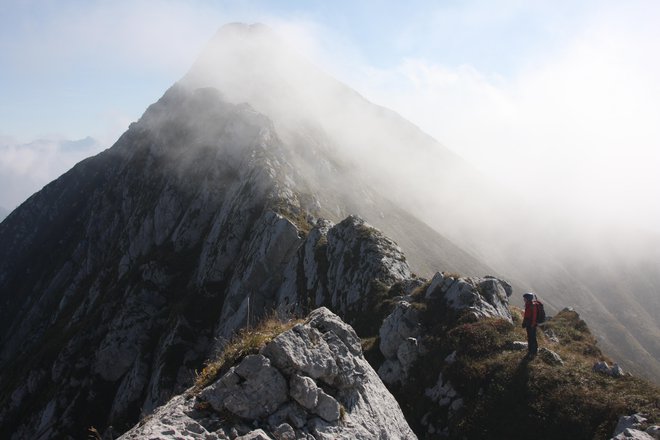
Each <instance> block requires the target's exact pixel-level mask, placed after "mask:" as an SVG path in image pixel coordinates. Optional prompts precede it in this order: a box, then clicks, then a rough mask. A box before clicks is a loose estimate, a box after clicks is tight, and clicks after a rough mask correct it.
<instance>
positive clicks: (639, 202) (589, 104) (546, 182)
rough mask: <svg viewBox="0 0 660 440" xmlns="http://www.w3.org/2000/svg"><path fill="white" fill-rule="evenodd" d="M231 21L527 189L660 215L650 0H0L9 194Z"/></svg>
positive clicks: (79, 152) (8, 201)
mask: <svg viewBox="0 0 660 440" xmlns="http://www.w3.org/2000/svg"><path fill="white" fill-rule="evenodd" d="M232 21H243V22H248V23H252V22H264V23H266V24H268V25H270V26H271V27H273V28H275V29H276V30H277V31H279V32H280V33H281V34H282V35H283V37H284V38H285V39H287V40H288V41H289V42H290V44H292V45H293V46H295V47H296V48H297V49H298V50H299V51H301V52H303V53H305V54H306V55H308V56H309V57H310V58H311V59H312V60H313V61H314V62H315V63H316V64H317V65H319V66H320V67H322V68H323V69H325V70H326V71H328V72H329V73H331V74H332V75H334V76H336V77H337V78H338V79H340V80H342V81H343V82H345V83H347V84H348V85H350V86H352V87H353V88H355V89H356V90H357V91H358V92H360V93H361V94H363V95H364V96H365V97H367V98H368V99H370V100H372V101H373V102H375V103H377V104H381V105H384V106H386V107H389V108H392V109H394V110H396V111H397V112H399V113H401V114H402V115H403V116H405V117H406V118H408V119H410V120H411V121H413V122H414V123H416V124H417V125H419V126H420V127H421V128H422V129H424V130H425V131H427V132H428V133H430V134H431V135H433V136H434V137H436V138H437V139H438V140H439V141H440V142H442V143H443V144H444V145H446V146H447V147H448V148H450V149H452V150H454V151H455V152H457V153H458V154H460V155H461V156H463V157H465V158H466V159H468V160H469V161H471V162H472V163H474V164H475V165H476V166H478V167H479V168H480V169H482V170H483V171H484V172H485V173H487V174H490V175H492V176H493V177H494V178H496V179H498V180H499V181H500V182H502V183H503V184H505V185H509V186H511V187H514V188H519V189H520V190H521V192H524V193H525V195H527V196H533V197H536V196H538V200H540V201H545V200H554V201H557V200H558V201H561V202H562V204H563V206H564V208H565V209H566V210H567V211H568V212H570V211H571V210H573V209H577V208H576V207H577V206H579V207H580V210H579V215H580V216H581V217H583V218H585V219H587V220H588V221H594V222H600V221H603V220H608V221H609V220H613V221H614V220H616V221H621V222H626V223H628V224H632V225H635V226H636V227H637V226H641V227H646V228H654V229H656V230H660V226H658V225H660V172H658V170H660V56H658V54H660V26H658V23H660V2H658V1H652V0H649V1H626V2H620V1H593V2H590V1H584V2H576V1H547V2H543V1H538V2H529V1H526V2H523V1H462V2H459V1H437V2H419V1H408V2H401V1H396V2H376V1H362V2H360V1H350V2H349V1H345V2H344V1H334V2H322V1H288V2H286V1H281V2H268V1H234V2H231V1H210V0H209V1H184V0H173V1H155V0H148V1H139V0H135V1H128V0H115V1H101V0H98V1H82V0H80V1H75V0H58V1H54V0H53V1H49V0H41V1H39V0H3V1H2V4H1V5H0V182H3V187H4V189H3V190H2V191H0V206H5V207H8V208H13V207H15V206H16V204H18V203H19V202H20V201H21V200H23V199H25V198H26V197H27V196H28V195H29V194H30V193H31V192H33V191H36V190H38V189H39V188H40V186H41V185H43V184H45V183H47V181H48V180H50V179H53V178H55V177H57V175H58V174H59V173H61V172H63V171H64V170H66V169H67V168H68V167H69V166H71V165H73V163H74V162H75V161H77V160H80V159H82V158H83V157H85V156H87V155H89V154H92V153H93V152H94V151H97V150H98V149H100V148H101V147H107V146H110V145H111V144H112V143H113V142H114V140H116V138H117V136H118V135H119V134H121V133H122V132H123V131H124V130H125V129H126V128H127V126H128V124H129V123H130V122H131V121H134V120H136V119H137V118H139V116H140V115H141V114H142V112H143V111H144V110H145V109H146V107H147V106H148V105H149V104H150V103H152V102H154V101H156V100H157V99H158V98H159V97H160V96H161V95H162V94H163V92H164V91H165V90H166V89H167V88H168V87H169V86H170V85H171V84H172V83H174V82H175V81H176V80H178V79H179V78H180V77H181V76H183V74H185V72H186V71H187V69H188V68H189V66H190V65H191V64H192V62H193V60H194V59H195V57H196V55H197V54H198V53H199V51H200V50H201V48H202V46H203V45H204V43H205V42H206V41H207V40H208V39H209V38H210V37H211V36H212V35H213V34H214V33H215V31H216V30H217V28H218V27H220V26H221V25H222V24H224V23H227V22H232ZM87 136H92V137H93V138H95V139H97V140H98V141H99V144H96V145H95V146H94V147H93V148H92V147H91V145H92V144H90V143H89V142H82V143H78V144H71V143H63V142H62V140H66V139H68V140H76V139H82V138H85V137H87ZM44 145H47V146H48V148H46V147H44ZM72 145H73V147H72ZM81 146H82V147H81ZM95 149H96V150H95ZM69 162H71V163H70V164H69ZM49 164H57V166H52V165H49ZM37 174H38V175H37ZM28 182H32V183H29V184H28ZM523 190H524V191H523ZM576 212H578V211H576Z"/></svg>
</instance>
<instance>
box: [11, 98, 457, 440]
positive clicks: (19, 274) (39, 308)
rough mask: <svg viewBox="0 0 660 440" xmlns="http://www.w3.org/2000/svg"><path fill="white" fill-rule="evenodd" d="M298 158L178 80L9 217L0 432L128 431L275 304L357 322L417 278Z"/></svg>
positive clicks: (229, 108) (261, 121) (251, 116)
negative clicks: (326, 213) (323, 310)
mask: <svg viewBox="0 0 660 440" xmlns="http://www.w3.org/2000/svg"><path fill="white" fill-rule="evenodd" d="M300 160H302V159H300V157H297V156H296V153H295V151H294V150H292V149H291V148H289V147H288V146H286V145H284V144H283V143H282V141H281V139H280V138H279V137H278V135H277V133H276V131H275V129H274V127H273V124H272V123H271V122H270V121H269V120H268V119H267V118H266V117H264V116H263V115H261V114H259V113H256V112H255V111H254V110H252V109H251V108H250V107H248V106H246V105H233V104H228V103H226V102H225V101H224V100H223V99H222V98H221V96H220V95H219V94H218V92H217V91H215V90H213V89H196V90H194V91H190V90H188V89H186V88H183V87H180V86H174V87H173V88H172V89H170V90H169V91H168V92H167V93H166V94H165V95H164V96H163V98H162V99H161V100H160V101H159V102H158V103H156V104H154V105H153V106H151V107H150V108H149V109H148V110H147V112H146V113H145V115H144V116H143V118H142V119H141V120H140V121H139V122H138V123H136V124H133V125H132V126H131V128H130V129H129V130H128V131H127V132H126V133H125V134H124V135H123V136H122V137H121V138H120V140H119V141H118V142H117V144H116V145H115V146H114V147H113V148H111V149H109V150H107V151H105V152H103V153H101V154H100V155H98V156H96V157H94V158H91V159H88V160H86V161H84V162H82V163H80V164H78V165H77V166H76V167H74V169H72V170H71V171H70V172H69V173H67V174H65V175H64V176H62V177H61V178H60V179H58V180H57V181H55V182H53V183H52V184H50V185H49V186H47V187H46V188H45V189H44V190H43V191H41V192H40V193H38V194H36V195H35V196H33V197H32V198H31V199H30V200H28V201H27V202H26V203H25V204H24V205H23V206H22V207H20V208H19V209H18V210H17V211H16V212H15V213H14V215H13V216H12V217H11V218H10V219H8V221H5V222H3V223H2V226H1V227H0V236H1V237H2V242H3V243H5V244H6V246H3V248H2V250H0V257H1V261H2V265H1V266H0V282H1V285H2V290H1V292H2V298H1V300H2V303H3V307H2V310H1V311H0V313H1V314H2V316H1V318H2V319H1V320H0V322H1V323H2V324H1V325H2V335H3V337H2V349H1V354H0V366H1V367H2V369H3V372H4V374H3V377H2V383H1V384H0V386H1V387H2V396H3V401H2V409H1V410H0V421H1V426H2V432H3V434H8V433H12V432H13V433H15V434H16V436H17V437H20V436H25V435H27V436H30V435H37V434H38V435H47V436H48V435H72V436H74V437H75V436H77V435H79V433H80V432H81V430H82V429H83V428H84V427H85V425H95V426H98V427H104V426H108V425H113V426H114V427H115V429H117V430H119V431H121V430H122V429H126V428H128V427H129V426H130V425H132V423H133V422H134V421H135V420H136V418H137V417H138V416H139V415H140V414H145V413H149V412H151V411H152V410H153V409H154V408H155V407H156V406H157V405H159V404H162V403H163V402H164V401H165V399H166V398H167V397H169V396H170V395H171V394H172V393H174V392H180V391H182V390H183V389H184V388H185V387H186V386H188V385H189V384H190V381H191V379H192V377H193V372H194V370H195V369H198V368H199V367H200V366H201V364H202V363H203V361H204V360H205V359H206V357H207V355H208V353H209V352H211V351H213V350H214V347H217V346H221V345H222V343H223V341H225V340H226V339H227V338H229V337H230V336H231V335H232V334H233V332H234V331H235V330H236V329H238V328H240V327H242V326H243V325H245V324H246V323H247V322H248V320H250V319H251V320H253V321H254V320H256V319H258V318H259V316H260V315H261V314H263V313H264V311H266V310H270V309H275V308H278V309H280V310H281V311H293V310H295V311H298V312H301V311H304V310H309V308H311V307H314V306H317V305H328V306H330V307H332V308H333V309H334V310H337V311H338V312H340V313H342V314H343V315H345V316H346V317H347V318H346V319H347V320H348V322H350V323H356V324H359V322H360V316H361V313H362V312H364V311H366V310H368V309H369V307H371V306H373V305H374V304H375V303H376V301H375V300H374V298H379V296H378V295H382V294H383V292H386V291H387V289H388V287H389V286H390V285H392V284H393V283H396V282H398V281H400V280H402V279H406V278H409V277H410V276H411V272H410V269H409V267H408V265H407V263H406V260H405V258H404V256H403V254H402V252H401V250H400V249H399V248H398V246H396V245H395V244H394V242H393V241H392V240H390V239H388V238H386V237H385V236H384V235H382V234H381V233H380V232H378V231H376V230H375V229H374V228H373V227H371V226H369V225H367V224H366V223H365V222H364V221H363V220H361V219H359V218H357V217H348V218H347V219H346V220H344V221H342V222H339V223H338V224H336V225H335V224H333V223H332V222H331V221H328V220H322V219H321V218H319V217H316V215H315V214H318V213H319V211H320V210H321V209H320V202H319V200H320V199H322V198H324V197H325V198H328V197H334V198H335V201H336V203H339V202H341V200H340V199H339V198H337V196H336V195H334V193H333V191H332V188H330V189H328V191H327V192H326V193H322V192H316V193H315V192H310V191H306V189H307V190H308V189H309V188H311V187H312V185H310V184H309V183H308V181H307V177H306V176H302V175H301V174H300V173H298V172H297V171H296V169H295V168H294V167H293V165H292V164H293V163H295V162H296V161H300ZM319 160H320V159H319ZM326 162H327V163H326V165H325V166H331V165H330V162H329V161H326ZM337 178H338V179H339V178H341V179H343V176H340V177H337ZM343 180H344V184H346V183H348V181H347V180H346V179H343ZM363 191H368V188H363ZM328 194H329V195H328ZM336 206H337V211H338V212H339V213H342V212H343V211H344V210H347V209H348V208H347V207H346V206H340V205H336ZM397 215H400V213H399V214H397ZM402 218H403V217H402ZM461 255H465V254H461ZM377 325H379V323H376V322H373V323H371V324H370V326H371V327H372V328H375V326H377ZM26 367H27V368H26Z"/></svg>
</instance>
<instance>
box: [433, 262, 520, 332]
mask: <svg viewBox="0 0 660 440" xmlns="http://www.w3.org/2000/svg"><path fill="white" fill-rule="evenodd" d="M511 293H512V289H511V286H510V285H509V283H507V282H506V281H502V280H499V279H497V278H494V277H485V278H458V279H457V278H453V277H445V276H444V275H443V274H442V273H440V272H438V273H436V274H435V276H434V277H433V279H432V280H431V284H430V285H429V287H428V289H426V293H425V296H426V298H442V299H443V300H444V301H445V303H446V304H447V305H448V306H449V307H451V308H452V309H454V310H456V311H465V310H467V311H469V312H470V313H472V314H473V315H474V316H475V317H476V318H484V317H488V318H503V319H506V320H507V321H509V322H513V321H512V318H511V313H510V312H509V307H508V298H509V296H511Z"/></svg>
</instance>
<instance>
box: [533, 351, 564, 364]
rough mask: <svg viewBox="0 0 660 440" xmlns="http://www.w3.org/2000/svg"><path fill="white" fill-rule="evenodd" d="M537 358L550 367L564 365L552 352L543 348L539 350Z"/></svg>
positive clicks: (559, 357)
mask: <svg viewBox="0 0 660 440" xmlns="http://www.w3.org/2000/svg"><path fill="white" fill-rule="evenodd" d="M539 357H540V358H541V359H543V361H544V362H545V363H547V364H550V365H564V360H563V359H562V358H561V356H559V355H558V354H557V353H555V352H554V351H552V350H548V349H547V348H545V347H541V348H540V349H539Z"/></svg>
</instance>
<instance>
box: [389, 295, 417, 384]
mask: <svg viewBox="0 0 660 440" xmlns="http://www.w3.org/2000/svg"><path fill="white" fill-rule="evenodd" d="M419 319H420V318H419V312H418V310H417V309H415V308H414V307H413V306H412V305H411V304H410V303H409V302H407V301H400V302H398V303H397V304H396V306H395V307H394V310H393V311H392V313H391V314H390V315H389V316H387V318H385V320H384V321H383V324H382V325H381V327H380V331H379V334H380V351H381V352H382V353H383V355H384V356H385V362H384V363H383V364H382V365H381V366H380V368H379V369H378V374H379V376H380V377H381V379H383V381H384V382H385V383H388V384H393V383H397V382H402V381H404V380H405V378H406V377H407V375H408V371H409V370H410V368H411V367H412V365H413V364H414V362H415V361H416V360H417V358H418V357H419V355H420V354H421V353H422V352H423V347H421V346H420V343H419V340H418V339H417V338H416V337H417V336H419V333H420V323H419Z"/></svg>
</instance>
